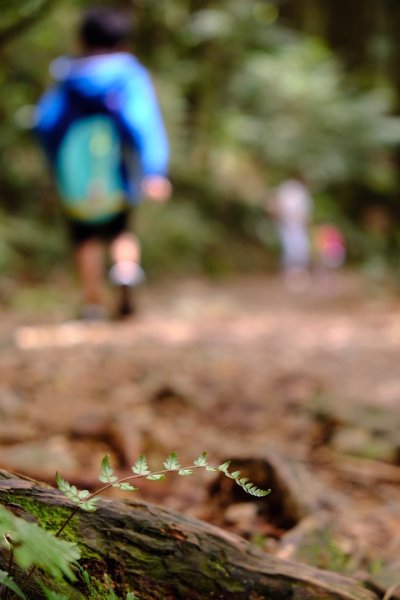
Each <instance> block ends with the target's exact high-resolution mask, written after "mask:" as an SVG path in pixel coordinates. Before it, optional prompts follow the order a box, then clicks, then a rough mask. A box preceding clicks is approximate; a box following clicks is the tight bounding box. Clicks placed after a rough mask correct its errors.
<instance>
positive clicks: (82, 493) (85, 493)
mask: <svg viewBox="0 0 400 600" xmlns="http://www.w3.org/2000/svg"><path fill="white" fill-rule="evenodd" d="M78 496H79V498H82V499H83V498H87V497H88V496H90V492H89V490H81V491H80V492H78Z"/></svg>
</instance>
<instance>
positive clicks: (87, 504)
mask: <svg viewBox="0 0 400 600" xmlns="http://www.w3.org/2000/svg"><path fill="white" fill-rule="evenodd" d="M116 480H117V478H115V480H114V481H116ZM101 481H103V479H102V480H101ZM111 483H112V482H111ZM56 484H57V487H58V489H59V490H60V492H62V493H63V494H64V495H65V496H66V497H67V498H68V500H71V502H73V503H74V504H78V505H79V506H80V508H82V509H83V510H87V511H89V512H90V511H95V510H96V506H95V504H96V501H97V499H96V498H90V492H89V491H88V490H81V491H79V490H78V489H77V487H76V486H75V485H71V484H70V483H69V482H68V481H66V480H65V479H63V478H62V477H61V475H60V474H59V473H56Z"/></svg>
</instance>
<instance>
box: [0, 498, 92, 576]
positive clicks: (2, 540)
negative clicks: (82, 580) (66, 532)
mask: <svg viewBox="0 0 400 600" xmlns="http://www.w3.org/2000/svg"><path fill="white" fill-rule="evenodd" d="M0 545H1V546H3V547H4V548H6V549H7V550H10V549H12V552H13V556H14V559H15V562H16V563H17V564H18V565H19V566H20V567H21V568H22V569H29V568H30V567H40V568H42V569H44V570H46V571H47V573H49V574H50V575H51V576H52V577H55V578H62V577H67V578H68V579H70V580H71V581H73V580H74V579H75V575H74V572H73V570H72V566H73V565H74V564H75V563H76V561H77V560H79V558H80V552H79V550H78V547H77V546H76V544H73V543H71V542H67V541H65V540H60V539H57V538H56V537H55V536H54V535H52V534H51V533H49V532H47V531H45V530H44V529H42V528H41V527H39V525H36V523H29V522H28V521H26V520H25V519H22V518H20V517H16V516H15V515H13V514H12V513H11V512H10V511H8V510H6V509H5V508H4V507H3V506H1V505H0Z"/></svg>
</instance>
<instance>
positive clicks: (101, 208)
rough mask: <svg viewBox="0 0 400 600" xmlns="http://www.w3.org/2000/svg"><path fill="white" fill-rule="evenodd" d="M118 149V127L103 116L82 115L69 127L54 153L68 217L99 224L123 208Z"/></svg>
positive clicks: (124, 193)
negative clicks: (82, 116)
mask: <svg viewBox="0 0 400 600" xmlns="http://www.w3.org/2000/svg"><path fill="white" fill-rule="evenodd" d="M121 152H122V148H121V139H120V136H119V133H118V130H117V128H116V125H115V123H114V122H113V120H112V119H111V118H110V117H108V116H107V115H93V116H90V117H85V118H82V119H79V120H77V121H75V122H73V123H72V124H71V125H70V126H69V128H68V129H67V132H66V133H65V135H64V137H63V140H62V142H61V144H60V147H59V151H58V154H57V164H56V180H57V185H58V189H59V194H60V197H61V203H62V205H63V208H64V210H65V212H66V213H67V214H68V215H69V216H70V217H71V218H73V219H75V220H78V221H83V222H86V223H93V224H96V223H103V222H106V221H107V220H109V219H110V218H112V217H113V216H114V215H115V214H116V213H118V212H121V210H123V208H124V206H125V197H126V192H124V185H123V180H122V176H121V171H120V165H121Z"/></svg>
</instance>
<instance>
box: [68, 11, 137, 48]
mask: <svg viewBox="0 0 400 600" xmlns="http://www.w3.org/2000/svg"><path fill="white" fill-rule="evenodd" d="M130 33H131V20H130V18H129V16H128V15H127V14H126V13H123V12H120V11H117V10H115V9H113V8H108V7H105V6H101V7H98V8H91V9H89V10H88V11H87V12H86V13H85V14H84V16H83V19H82V21H81V25H80V28H79V36H80V40H81V42H82V44H83V45H84V46H85V48H88V49H96V48H104V49H107V50H113V49H114V48H117V47H118V46H119V45H120V44H122V43H123V42H125V41H126V40H127V39H128V37H129V35H130Z"/></svg>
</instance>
